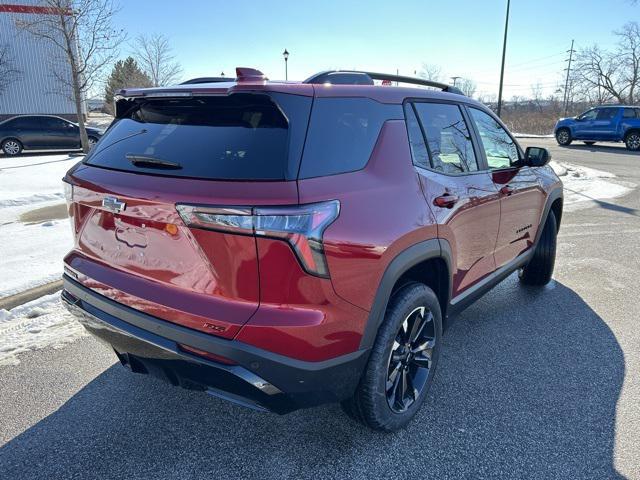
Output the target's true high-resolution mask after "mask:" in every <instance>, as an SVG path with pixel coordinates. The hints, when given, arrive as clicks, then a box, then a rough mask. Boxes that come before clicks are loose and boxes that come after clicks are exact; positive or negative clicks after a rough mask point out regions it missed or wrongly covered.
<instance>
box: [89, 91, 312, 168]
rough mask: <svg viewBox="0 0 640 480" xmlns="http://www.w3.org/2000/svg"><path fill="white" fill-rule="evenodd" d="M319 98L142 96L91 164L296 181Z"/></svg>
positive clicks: (108, 135) (91, 158)
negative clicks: (313, 100)
mask: <svg viewBox="0 0 640 480" xmlns="http://www.w3.org/2000/svg"><path fill="white" fill-rule="evenodd" d="M310 106H311V99H309V98H307V97H302V96H298V95H289V94H281V93H270V94H268V95H267V94H233V95H229V96H220V97H215V96H210V97H193V98H181V99H176V98H158V99H141V100H135V101H134V102H131V105H130V108H129V109H128V110H127V111H125V112H124V113H123V114H122V115H121V118H118V119H117V120H116V121H115V122H114V123H113V124H112V125H111V127H110V128H109V130H108V131H107V132H106V133H105V135H104V136H103V137H102V139H101V141H100V143H99V144H98V145H97V146H96V148H95V150H94V151H92V152H91V153H90V154H89V155H88V157H87V159H86V161H85V163H87V164H89V165H94V166H98V167H104V168H110V169H115V170H124V171H130V172H136V173H150V174H156V175H170V176H178V177H192V178H203V179H216V180H294V179H295V178H296V175H297V172H298V166H299V164H300V155H301V152H302V147H303V143H304V134H305V130H306V127H307V123H308V119H309V111H310Z"/></svg>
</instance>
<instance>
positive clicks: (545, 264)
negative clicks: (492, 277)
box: [519, 211, 558, 286]
mask: <svg viewBox="0 0 640 480" xmlns="http://www.w3.org/2000/svg"><path fill="white" fill-rule="evenodd" d="M557 235H558V224H557V222H556V216H555V214H554V213H553V212H551V211H550V212H549V215H548V216H547V221H546V222H545V224H544V228H543V230H542V235H541V236H540V241H539V242H538V245H537V246H536V250H535V252H534V253H533V258H532V259H531V260H530V261H529V263H528V264H527V265H526V266H525V267H524V268H522V269H520V271H519V276H520V281H521V282H522V283H524V284H525V285H537V286H542V285H546V284H547V283H549V281H550V280H551V276H552V275H553V267H554V265H555V263H556V240H557Z"/></svg>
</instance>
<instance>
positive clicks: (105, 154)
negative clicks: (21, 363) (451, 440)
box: [62, 69, 562, 431]
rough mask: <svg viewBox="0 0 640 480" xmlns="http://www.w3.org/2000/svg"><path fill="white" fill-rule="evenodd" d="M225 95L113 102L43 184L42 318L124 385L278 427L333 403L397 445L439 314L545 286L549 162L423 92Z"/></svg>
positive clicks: (130, 94)
mask: <svg viewBox="0 0 640 480" xmlns="http://www.w3.org/2000/svg"><path fill="white" fill-rule="evenodd" d="M237 77H238V78H237V79H236V80H235V81H233V82H226V83H225V82H215V81H213V82H210V83H198V82H192V83H188V84H185V85H179V86H175V87H166V88H153V89H127V90H124V91H122V92H121V94H120V96H119V97H118V99H117V101H116V107H115V110H116V119H115V121H114V122H113V124H112V125H111V126H110V127H109V129H108V131H107V132H106V133H105V135H104V136H103V137H102V139H101V140H100V141H99V143H98V144H97V145H96V147H95V148H94V149H93V150H92V152H90V153H89V154H88V155H87V157H86V158H85V159H84V160H83V161H82V162H81V163H79V164H78V165H76V166H75V167H73V168H72V169H71V170H70V171H69V172H68V173H67V175H66V177H65V178H64V181H65V187H66V193H67V199H68V202H69V213H70V215H71V218H72V225H73V232H74V235H75V245H74V248H73V250H71V252H69V254H68V255H67V256H66V257H65V259H64V263H65V265H64V270H65V274H64V291H63V293H62V297H63V299H64V300H65V302H66V304H67V305H68V307H69V309H70V310H71V311H72V312H73V313H75V314H76V315H77V316H78V317H79V318H80V320H81V321H82V323H83V324H84V325H85V327H86V328H87V329H88V330H89V331H90V332H91V333H93V334H94V335H95V336H97V337H99V338H101V339H102V340H104V341H106V342H107V343H108V344H110V345H111V346H112V347H113V349H114V351H115V353H116V355H117V356H118V358H119V359H120V361H121V362H122V364H123V365H125V366H127V367H129V368H130V369H131V370H132V371H134V372H140V373H150V374H153V375H156V376H160V377H162V378H164V379H166V380H168V381H169V382H171V383H173V384H175V385H180V386H183V387H187V388H193V389H198V390H203V391H207V392H209V393H211V394H213V395H216V396H220V397H223V398H225V399H228V400H232V401H234V402H237V403H240V404H243V405H246V406H250V407H253V408H257V409H261V410H270V411H274V412H278V413H286V412H290V411H292V410H295V409H298V408H302V407H309V406H314V405H318V404H321V403H325V402H335V401H340V402H342V404H343V406H344V407H345V410H346V411H347V412H348V413H350V414H351V415H352V416H353V417H355V418H357V419H359V420H361V421H362V422H364V423H365V424H367V425H368V426H370V427H372V428H375V429H379V430H387V431H391V430H395V429H397V428H400V427H402V426H404V425H405V424H406V423H407V422H408V421H409V420H410V419H411V418H412V417H413V416H414V415H415V413H416V411H417V410H418V409H419V407H420V405H421V404H422V402H423V401H424V398H425V396H426V392H427V390H428V388H429V385H430V383H431V382H432V380H433V375H434V372H435V368H436V364H437V362H438V356H439V352H440V348H441V337H442V330H443V327H446V326H447V323H448V322H449V321H450V318H451V317H452V316H453V315H454V314H456V313H457V312H459V311H460V310H462V309H463V308H464V307H466V306H467V305H469V304H470V303H471V302H473V301H474V300H476V299H477V298H478V297H480V296H481V295H482V294H484V293H485V292H487V291H488V290H489V289H490V288H491V287H493V286H494V285H496V284H497V283H498V282H500V281H501V280H502V279H504V278H505V277H507V276H508V275H509V274H510V273H512V272H514V271H516V270H519V271H520V278H521V280H522V282H523V283H526V284H534V285H544V284H546V283H547V282H548V281H549V280H550V278H551V274H552V271H553V265H554V258H555V246H556V233H557V231H558V227H559V225H560V220H561V215H562V185H561V183H560V181H559V180H558V178H557V177H556V175H555V174H554V172H553V171H552V170H551V168H550V167H548V166H546V163H547V161H548V159H549V158H548V157H549V155H548V152H547V151H546V150H544V149H538V148H529V149H527V151H526V152H523V151H522V150H521V148H520V147H519V145H518V144H517V142H516V141H515V140H514V139H513V137H512V136H511V134H510V133H509V132H508V131H507V129H506V128H505V126H504V125H503V124H502V122H501V121H500V120H499V119H498V118H497V117H496V116H495V115H494V114H493V113H492V112H491V111H490V110H488V109H487V108H486V107H484V106H483V105H481V104H480V103H478V102H475V101H473V100H472V99H470V98H467V97H465V96H463V95H462V94H460V92H457V91H456V90H454V89H453V87H448V86H446V85H442V84H437V83H433V82H429V81H424V80H418V79H412V78H407V77H398V76H391V75H385V74H374V73H367V72H344V71H337V72H323V73H321V74H318V75H315V76H314V77H312V78H310V79H308V80H306V81H304V82H300V83H291V82H287V83H285V82H269V81H267V80H266V79H265V77H264V76H263V75H262V74H261V73H260V72H259V71H257V70H252V69H238V71H237ZM374 80H383V81H385V83H387V84H388V83H389V81H393V82H401V83H413V84H419V85H422V86H424V85H427V86H430V87H438V88H439V90H443V91H436V90H434V89H433V88H431V89H426V88H418V87H412V88H405V87H401V86H381V85H375V84H374V83H375V82H374Z"/></svg>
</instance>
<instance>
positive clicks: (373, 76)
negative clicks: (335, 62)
mask: <svg viewBox="0 0 640 480" xmlns="http://www.w3.org/2000/svg"><path fill="white" fill-rule="evenodd" d="M374 80H382V81H389V82H399V83H410V84H413V85H423V86H425V87H433V88H438V89H440V90H442V91H443V92H449V93H456V94H458V95H464V93H463V92H462V90H460V89H459V88H456V87H454V86H452V85H447V84H446V83H440V82H434V81H432V80H425V79H423V78H416V77H405V76H403V75H391V74H389V73H376V72H363V71H358V70H327V71H324V72H320V73H316V74H315V75H312V76H311V77H309V78H307V79H306V80H305V81H304V82H303V83H314V84H318V83H321V84H324V83H329V84H332V85H373V81H374Z"/></svg>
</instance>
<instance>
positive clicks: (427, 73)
mask: <svg viewBox="0 0 640 480" xmlns="http://www.w3.org/2000/svg"><path fill="white" fill-rule="evenodd" d="M418 76H419V77H420V78H424V79H425V80H431V81H432V82H441V81H442V77H443V75H442V69H441V68H440V67H439V66H438V65H434V64H432V63H423V64H422V70H420V72H419V73H418Z"/></svg>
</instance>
